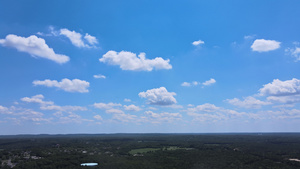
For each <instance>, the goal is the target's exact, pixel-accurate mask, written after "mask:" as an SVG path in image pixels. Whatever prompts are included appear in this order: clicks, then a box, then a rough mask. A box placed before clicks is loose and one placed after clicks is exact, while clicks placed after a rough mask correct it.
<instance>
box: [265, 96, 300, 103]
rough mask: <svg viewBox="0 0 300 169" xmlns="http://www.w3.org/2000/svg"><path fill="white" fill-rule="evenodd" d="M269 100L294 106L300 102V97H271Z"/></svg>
mask: <svg viewBox="0 0 300 169" xmlns="http://www.w3.org/2000/svg"><path fill="white" fill-rule="evenodd" d="M267 100H268V101H271V102H275V103H284V104H293V103H299V102H300V95H291V96H269V97H267Z"/></svg>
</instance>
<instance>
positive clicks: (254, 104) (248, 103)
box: [226, 96, 271, 109]
mask: <svg viewBox="0 0 300 169" xmlns="http://www.w3.org/2000/svg"><path fill="white" fill-rule="evenodd" d="M226 101H227V102H228V103H230V104H232V105H234V106H239V107H244V108H254V109H258V108H261V106H265V105H269V104H271V103H270V102H264V101H261V100H257V99H255V98H254V97H251V96H249V97H246V98H245V99H244V100H243V101H242V100H240V99H237V98H234V99H227V100H226Z"/></svg>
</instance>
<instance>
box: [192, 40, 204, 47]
mask: <svg viewBox="0 0 300 169" xmlns="http://www.w3.org/2000/svg"><path fill="white" fill-rule="evenodd" d="M192 44H193V45H194V46H198V45H202V44H204V41H202V40H198V41H194V42H193V43H192Z"/></svg>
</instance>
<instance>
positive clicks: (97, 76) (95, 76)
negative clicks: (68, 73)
mask: <svg viewBox="0 0 300 169" xmlns="http://www.w3.org/2000/svg"><path fill="white" fill-rule="evenodd" d="M94 78H95V79H106V76H104V75H100V74H99V75H94Z"/></svg>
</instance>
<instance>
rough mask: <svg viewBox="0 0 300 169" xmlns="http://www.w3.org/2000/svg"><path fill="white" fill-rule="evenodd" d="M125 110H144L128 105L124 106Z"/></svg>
mask: <svg viewBox="0 0 300 169" xmlns="http://www.w3.org/2000/svg"><path fill="white" fill-rule="evenodd" d="M124 109H125V110H128V111H140V110H142V109H141V108H140V107H139V106H136V105H133V104H131V105H128V106H126V105H124Z"/></svg>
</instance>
